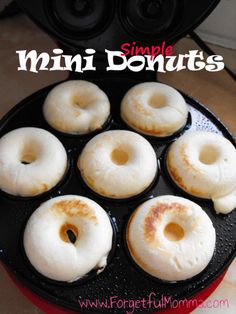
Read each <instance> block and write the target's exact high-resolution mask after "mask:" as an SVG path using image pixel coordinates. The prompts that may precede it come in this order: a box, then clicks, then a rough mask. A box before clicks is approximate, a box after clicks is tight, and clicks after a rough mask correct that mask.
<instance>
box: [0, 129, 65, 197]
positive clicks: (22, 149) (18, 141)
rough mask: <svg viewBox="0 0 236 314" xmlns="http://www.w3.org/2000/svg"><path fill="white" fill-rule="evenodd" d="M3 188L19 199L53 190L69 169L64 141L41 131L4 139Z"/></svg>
mask: <svg viewBox="0 0 236 314" xmlns="http://www.w3.org/2000/svg"><path fill="white" fill-rule="evenodd" d="M0 169H1V171H0V189H1V190H3V191H5V192H7V193H9V194H12V195H18V196H35V195H38V194H41V193H43V192H46V191H48V190H50V189H51V188H52V187H54V186H55V185H56V184H57V183H58V182H59V181H60V180H61V178H62V177H63V175H64V174H65V171H66V169H67V154H66V151H65V148H64V147H63V145H62V144H61V142H60V141H59V140H58V139H57V138H56V137H55V136H54V135H53V134H51V133H49V132H48V131H46V130H43V129H39V128H30V127H26V128H19V129H16V130H13V131H11V132H9V133H7V134H5V135H4V136H3V137H2V138H1V139H0Z"/></svg>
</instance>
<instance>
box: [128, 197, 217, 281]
mask: <svg viewBox="0 0 236 314" xmlns="http://www.w3.org/2000/svg"><path fill="white" fill-rule="evenodd" d="M126 241H127V245H128V249H129V252H130V254H131V256H132V258H133V260H134V261H135V262H136V264H137V265H139V266H140V267H141V268H142V269H143V270H144V271H145V272H147V273H148V274H150V275H152V276H154V277H156V278H159V279H162V280H167V281H179V280H185V279H189V278H191V277H193V276H195V275H197V274H199V273H200V272H201V271H202V270H203V269H204V268H205V267H206V266H207V265H208V263H209V262H210V260H211V258H212V256H213V253H214V249H215V241H216V234H215V229H214V227H213V225H212V222H211V220H210V218H209V217H208V215H207V214H206V213H205V212H204V211H203V210H202V209H201V207H200V206H199V205H197V204H196V203H194V202H192V201H189V200H187V199H184V198H182V197H177V196H172V195H164V196H159V197H155V198H153V199H151V200H148V201H146V202H144V203H143V204H141V205H140V206H139V207H138V208H137V209H136V210H135V212H134V213H133V214H132V216H131V218H130V220H129V223H128V226H127V229H126Z"/></svg>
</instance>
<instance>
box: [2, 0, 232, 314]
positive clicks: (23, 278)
mask: <svg viewBox="0 0 236 314" xmlns="http://www.w3.org/2000/svg"><path fill="white" fill-rule="evenodd" d="M95 2H96V8H99V9H97V10H92V11H91V12H92V13H91V12H90V9H91V8H90V6H93V5H95ZM105 2H106V3H105ZM217 2H218V1H209V0H208V1H206V0H204V1H198V4H197V5H196V2H195V4H194V3H193V2H192V1H191V5H190V1H184V0H183V1H174V0H166V1H161V0H160V1H154V0H150V1H145V0H135V1H109V2H107V1H102V0H100V1H92V0H87V1H86V0H83V1H82V0H81V1H63V0H61V1H59V0H53V1H50V2H49V1H42V0H41V1H39V0H38V1H34V5H32V1H29V0H24V1H23V0H18V3H19V4H20V5H21V7H22V8H23V9H24V10H25V11H26V13H27V14H28V15H30V16H31V18H32V19H33V20H34V21H36V22H37V23H38V24H39V25H40V26H41V27H43V28H44V29H45V30H46V31H47V32H48V33H49V34H51V35H53V36H54V37H55V38H56V39H57V41H58V43H59V45H60V46H61V47H63V49H65V50H67V51H70V52H71V53H75V52H78V51H80V49H84V48H87V47H90V48H95V49H96V50H98V51H100V52H101V56H102V51H104V49H105V48H108V49H114V48H115V49H116V48H117V47H118V46H119V44H120V42H124V41H130V40H133V38H137V40H139V41H140V42H142V43H144V42H145V43H146V44H151V43H154V38H155V36H156V34H158V35H159V36H158V38H159V39H160V40H162V39H163V38H168V39H169V42H170V43H171V42H172V43H173V42H174V41H176V40H178V39H179V38H181V37H182V36H183V35H185V34H186V33H187V32H189V31H190V29H192V28H193V27H195V26H196V25H198V24H199V23H200V22H201V21H202V20H203V19H204V18H205V17H206V16H207V14H209V12H210V11H211V10H212V9H213V8H214V6H215V5H216V4H217ZM68 3H70V4H72V3H73V10H72V9H71V7H68ZM134 4H135V5H134ZM150 5H151V6H150ZM139 6H141V7H142V10H144V12H145V14H144V16H143V15H141V16H140V12H139V14H138V15H137V16H136V15H135V13H134V12H133V11H135V12H136V9H137V8H138V7H139ZM153 6H154V7H153ZM195 6H196V7H195ZM131 8H133V11H132V10H131ZM150 8H155V10H154V9H152V10H151V11H154V13H155V16H154V17H153V16H152V14H151V13H152V12H151V11H150ZM166 10H167V11H168V12H172V15H171V14H170V15H168V16H167V17H165V20H163V21H166V23H164V22H163V21H162V23H160V25H158V23H154V22H153V21H154V19H157V20H158V18H157V17H158V14H160V12H159V11H163V12H162V14H161V16H162V15H163V14H164V12H166ZM75 11H76V12H75ZM77 11H78V12H77ZM142 12H143V11H142ZM73 13H75V14H74V16H71V15H73ZM90 13H91V16H90ZM104 14H105V16H106V17H108V16H109V18H106V19H105V21H106V23H105V21H104V18H102V17H104ZM130 14H131V16H130ZM150 14H151V16H150ZM88 16H90V18H88ZM140 19H147V21H148V22H150V23H149V24H148V26H149V32H148V30H147V29H146V28H145V29H143V30H142V31H141V30H140V29H139V28H137V25H136V23H139V24H140V23H141V22H140ZM88 20H89V21H90V23H88ZM69 22H70V23H72V24H73V25H71V24H70V23H69ZM131 22H132V23H131ZM60 23H61V25H60ZM185 23H186V24H185ZM76 25H77V27H76ZM135 25H136V26H135ZM146 25H147V23H146ZM155 25H156V28H155V27H153V26H155ZM72 29H73V30H74V31H72ZM134 30H135V31H134ZM151 30H152V32H153V33H151ZM145 32H146V33H145ZM144 33H145V34H144ZM113 34H119V36H113ZM101 36H102V40H101ZM148 36H150V37H148ZM144 38H145V40H147V42H146V41H144ZM103 61H104V60H103V59H102V58H101V60H100V62H101V63H102V62H103ZM68 79H87V80H89V81H92V82H94V83H95V84H97V85H98V86H99V87H100V88H101V89H102V90H103V91H104V92H105V93H106V94H107V95H108V97H109V99H110V103H111V116H110V118H109V119H108V121H107V122H106V123H105V125H104V126H103V129H102V130H100V131H99V132H102V131H105V130H112V129H129V127H128V126H127V125H126V124H125V123H124V122H123V121H122V120H121V118H120V112H119V109H120V102H121V99H122V97H123V96H124V94H125V92H126V91H127V90H128V89H129V88H131V87H132V86H134V85H135V84H138V83H140V82H144V81H154V80H155V74H153V73H152V74H150V73H149V74H147V73H144V72H143V73H140V74H137V73H131V72H130V73H129V72H120V73H119V74H117V73H114V72H108V73H106V72H101V71H96V72H93V73H89V74H88V73H86V74H80V75H78V74H75V73H73V72H72V73H71V74H70V76H69V78H68ZM55 85H56V84H54V85H51V86H48V87H46V88H44V89H42V90H40V91H38V92H36V93H34V94H33V95H31V96H29V97H28V98H26V99H24V100H23V101H21V102H20V103H19V104H17V105H16V106H15V107H14V108H13V109H12V110H11V111H10V112H9V113H8V114H6V116H5V117H3V119H2V120H1V121H0V136H2V135H4V134H5V133H7V132H9V131H11V130H13V129H16V128H19V127H39V128H43V129H46V130H48V131H50V132H51V133H53V134H54V135H56V136H57V137H58V139H59V140H60V141H61V142H62V143H63V145H64V146H65V148H66V151H67V153H68V160H69V167H68V171H67V173H66V174H65V176H64V178H63V179H62V181H61V182H59V184H58V185H57V186H56V187H54V188H53V189H52V190H50V191H48V192H46V193H44V194H42V195H39V196H36V197H33V198H21V197H15V196H10V195H7V194H6V193H4V192H2V191H0V204H1V205H0V209H1V210H0V259H1V261H2V263H3V265H4V266H5V267H6V268H7V270H8V271H9V273H10V275H11V276H12V277H13V279H14V281H16V283H17V285H18V287H20V289H21V290H22V291H23V293H25V294H26V295H27V296H28V297H29V298H30V299H31V300H32V301H33V302H34V303H35V304H37V305H38V306H40V307H41V308H42V309H44V310H45V311H46V312H47V313H66V312H68V313H71V311H74V312H80V313H124V312H125V310H124V309H120V308H118V307H117V308H115V307H114V308H112V309H111V308H109V307H103V308H100V309H97V308H92V307H91V308H87V309H85V308H83V309H82V308H81V306H80V303H79V301H81V300H85V299H90V300H96V299H99V300H105V299H107V300H108V299H109V298H110V297H111V296H118V297H119V299H121V300H128V299H129V300H135V299H136V300H137V299H141V298H142V297H144V298H147V297H148V296H149V294H150V293H152V292H155V297H154V299H155V300H156V301H158V300H160V299H161V297H162V296H163V295H164V296H167V297H168V296H170V297H172V299H185V298H193V297H194V296H197V295H199V293H203V292H205V293H204V294H202V297H203V295H204V297H207V296H208V295H209V293H210V292H212V291H213V290H214V288H215V287H216V286H217V285H218V284H219V282H220V280H222V278H223V274H224V272H225V270H226V269H227V267H228V266H229V265H230V263H231V261H232V260H233V258H234V257H235V255H236V210H234V211H232V212H231V213H230V214H228V215H222V214H219V215H217V214H216V213H215V211H214V208H213V204H212V202H211V201H208V200H202V199H198V198H196V197H193V196H190V195H187V194H186V193H185V192H183V191H181V190H180V189H179V188H178V187H177V186H176V185H175V184H174V183H173V182H172V181H171V179H170V177H169V176H168V173H167V171H166V166H165V155H166V150H167V149H168V146H169V145H170V144H171V142H173V141H174V140H175V139H176V138H178V137H179V136H180V135H181V134H183V133H184V132H186V131H187V130H188V129H190V130H206V131H211V132H216V133H219V134H222V135H223V136H225V137H226V138H227V139H229V140H230V141H231V142H232V143H233V145H234V146H235V147H236V142H235V139H234V138H233V137H232V135H231V134H230V133H229V131H228V130H227V129H226V127H225V126H224V125H223V124H222V123H221V122H220V121H219V119H217V118H216V117H215V116H214V115H213V114H212V113H211V112H210V111H209V110H208V109H207V108H206V107H204V106H203V105H202V104H200V103H199V102H198V101H196V100H194V99H192V98H190V97H188V96H187V95H185V94H183V96H184V98H185V99H186V102H187V104H188V106H189V117H188V121H187V124H186V125H185V127H184V128H183V129H181V130H180V131H179V132H177V133H175V134H174V135H173V136H170V137H168V138H162V139H158V138H154V137H151V136H145V138H146V139H147V140H148V141H149V142H150V143H151V144H152V146H153V148H154V150H155V152H156V156H157V160H158V168H159V175H158V176H157V177H156V179H155V181H154V182H153V183H152V185H151V186H150V187H149V188H148V189H147V190H146V191H144V192H143V193H142V194H140V195H138V196H136V197H133V198H130V199H125V200H111V199H107V198H104V197H102V196H99V195H97V194H96V193H94V192H93V191H91V190H90V189H89V188H88V187H87V186H86V185H85V184H84V183H83V180H82V179H81V177H80V174H79V171H78V170H77V166H76V162H77V158H78V156H79V154H80V152H81V151H82V149H83V147H84V145H85V144H86V143H87V142H88V141H89V140H90V139H91V138H92V137H93V136H94V135H95V134H96V133H99V132H94V133H91V134H88V135H83V136H75V135H74V136H70V135H66V134H63V133H60V132H58V131H56V130H54V129H52V128H51V127H50V126H49V125H48V124H47V122H46V121H45V119H44V117H43V114H42V105H43V102H44V99H45V97H46V96H47V94H48V92H49V91H50V90H51V89H52V88H53V86H55ZM65 194H78V195H83V196H87V197H89V198H91V199H93V200H95V201H96V202H98V203H99V204H100V205H101V206H102V207H103V208H104V209H105V210H106V211H107V213H108V215H109V216H110V218H111V221H112V225H113V229H114V234H115V236H114V239H113V249H112V251H111V254H110V256H109V263H108V265H107V267H106V268H105V270H104V271H103V272H101V273H99V274H97V273H96V272H95V271H92V272H91V273H89V274H88V275H87V276H86V277H85V278H83V279H82V280H78V281H76V282H74V283H61V282H56V281H53V280H49V279H47V278H45V277H44V276H42V275H41V274H39V273H37V271H36V270H34V269H33V267H32V266H31V265H30V264H29V261H28V260H27V258H26V256H25V254H24V249H23V245H22V235H23V231H24V228H25V225H26V222H27V220H28V218H29V217H30V215H31V214H32V213H33V211H34V210H35V209H36V208H37V207H38V206H39V205H40V204H41V203H42V202H44V201H46V200H48V199H49V198H51V197H56V196H59V195H65ZM164 194H172V195H179V196H183V197H187V198H189V199H191V200H193V201H195V202H197V203H198V204H199V205H200V206H201V207H202V208H203V209H204V210H205V211H206V213H207V214H208V215H209V217H210V218H211V220H212V222H213V224H214V227H215V229H216V233H217V241H216V248H215V252H214V256H213V258H212V260H211V262H210V264H209V265H208V266H207V267H206V269H205V270H203V271H202V272H201V273H200V274H199V275H197V276H195V277H194V278H191V279H189V280H185V281H180V282H175V283H174V282H173V283H169V282H165V281H162V280H158V279H156V278H153V277H152V276H150V275H148V274H146V273H145V272H144V271H142V270H141V269H140V268H139V267H138V266H137V265H136V264H135V263H134V262H133V260H132V258H131V257H130V255H129V252H128V250H127V247H126V243H125V229H126V224H127V221H128V219H129V217H130V215H131V213H132V212H133V211H134V209H135V208H136V207H137V206H138V205H139V204H141V203H142V202H144V201H145V200H147V199H149V198H152V197H154V196H158V195H164ZM214 283H215V284H214ZM213 287H214V288H213ZM207 290H208V292H209V293H207V292H206V291H207ZM49 308H50V311H49V310H48V309H49ZM157 311H158V310H157V309H155V308H152V307H150V308H146V309H143V308H137V309H136V312H137V313H153V312H157ZM173 312H176V311H174V310H173ZM188 312H189V310H187V309H182V310H181V313H188Z"/></svg>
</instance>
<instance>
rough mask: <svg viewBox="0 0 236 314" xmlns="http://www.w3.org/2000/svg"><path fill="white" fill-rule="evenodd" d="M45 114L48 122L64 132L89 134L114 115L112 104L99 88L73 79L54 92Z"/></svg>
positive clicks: (47, 103)
mask: <svg viewBox="0 0 236 314" xmlns="http://www.w3.org/2000/svg"><path fill="white" fill-rule="evenodd" d="M43 113H44V117H45V119H46V121H47V122H48V123H49V124H50V125H51V126H52V127H53V128H54V129H56V130H58V131H60V132H63V133H68V134H77V135H80V134H87V133H90V132H92V131H95V130H97V129H101V128H102V126H103V124H104V123H105V122H106V120H107V119H108V117H109V115H110V102H109V99H108V97H107V95H106V94H105V93H104V92H103V91H102V90H101V89H100V88H99V87H98V86H97V85H95V84H93V83H91V82H88V81H82V80H77V81H76V80H72V81H67V82H64V83H61V84H59V85H57V86H56V87H54V88H53V89H52V90H51V91H50V93H49V94H48V96H47V98H46V100H45V102H44V105H43Z"/></svg>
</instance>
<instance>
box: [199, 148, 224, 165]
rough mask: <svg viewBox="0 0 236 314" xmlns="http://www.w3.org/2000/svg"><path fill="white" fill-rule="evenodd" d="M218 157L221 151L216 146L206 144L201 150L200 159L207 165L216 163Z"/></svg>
mask: <svg viewBox="0 0 236 314" xmlns="http://www.w3.org/2000/svg"><path fill="white" fill-rule="evenodd" d="M218 158H219V152H218V150H217V149H216V148H215V147H214V146H211V145H206V146H204V147H203V148H202V149H201V151H200V155H199V160H200V162H201V163H203V164H205V165H212V164H214V163H215V162H216V161H217V159H218Z"/></svg>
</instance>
